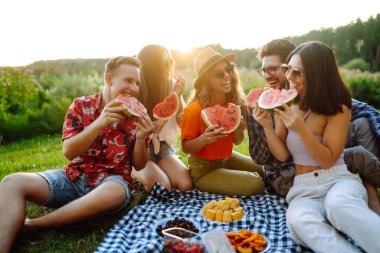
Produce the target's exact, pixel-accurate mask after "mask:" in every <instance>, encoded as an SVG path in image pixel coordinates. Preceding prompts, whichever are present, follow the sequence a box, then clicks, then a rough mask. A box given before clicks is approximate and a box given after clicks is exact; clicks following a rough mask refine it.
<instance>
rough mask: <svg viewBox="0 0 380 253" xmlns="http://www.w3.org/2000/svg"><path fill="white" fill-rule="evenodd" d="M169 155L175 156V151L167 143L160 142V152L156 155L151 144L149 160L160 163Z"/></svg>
mask: <svg viewBox="0 0 380 253" xmlns="http://www.w3.org/2000/svg"><path fill="white" fill-rule="evenodd" d="M167 155H175V150H174V148H173V147H172V146H171V145H169V144H167V143H166V141H160V151H159V152H158V153H157V154H155V153H154V148H153V143H152V142H150V143H149V160H151V161H152V162H154V163H158V162H159V161H161V160H162V158H164V156H167Z"/></svg>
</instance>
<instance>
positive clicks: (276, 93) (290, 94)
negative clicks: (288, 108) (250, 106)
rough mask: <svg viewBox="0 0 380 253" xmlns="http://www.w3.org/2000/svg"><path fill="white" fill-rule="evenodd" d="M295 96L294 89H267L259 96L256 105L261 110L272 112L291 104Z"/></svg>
mask: <svg viewBox="0 0 380 253" xmlns="http://www.w3.org/2000/svg"><path fill="white" fill-rule="evenodd" d="M297 95H298V94H297V91H296V90H295V89H290V90H286V89H282V90H277V89H268V90H265V91H264V92H263V93H262V94H261V95H260V97H259V100H258V105H259V107H260V108H262V109H266V110H272V109H274V108H276V107H281V106H282V105H283V104H288V105H289V104H291V103H292V102H293V100H294V99H295V98H296V97H297Z"/></svg>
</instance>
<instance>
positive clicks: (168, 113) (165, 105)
mask: <svg viewBox="0 0 380 253" xmlns="http://www.w3.org/2000/svg"><path fill="white" fill-rule="evenodd" d="M178 110H179V97H178V94H177V92H173V93H172V94H170V95H169V96H167V97H166V98H165V99H164V101H163V102H161V103H159V104H157V105H156V106H155V107H154V108H153V117H155V118H156V119H163V120H167V119H170V118H171V117H173V116H174V115H176V114H177V112H178Z"/></svg>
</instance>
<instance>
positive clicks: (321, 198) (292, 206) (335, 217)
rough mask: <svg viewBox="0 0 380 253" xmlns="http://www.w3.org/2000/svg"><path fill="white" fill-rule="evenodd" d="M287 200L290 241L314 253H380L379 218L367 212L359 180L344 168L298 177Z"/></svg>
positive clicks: (363, 191)
mask: <svg viewBox="0 0 380 253" xmlns="http://www.w3.org/2000/svg"><path fill="white" fill-rule="evenodd" d="M286 200H287V202H288V203H289V208H288V210H287V212H286V223H287V225H288V228H289V231H290V234H291V236H292V238H293V239H294V240H295V241H296V242H297V243H300V244H302V245H305V246H307V247H309V248H311V249H312V250H313V251H315V252H323V253H325V252H330V253H331V252H337V253H341V252H345V253H349V252H360V251H359V249H358V248H357V247H355V246H354V245H353V244H352V243H350V242H349V241H347V240H346V239H345V238H344V237H343V236H342V235H341V234H340V233H339V232H338V230H339V231H341V232H343V233H345V234H347V235H348V236H350V237H351V238H352V239H353V240H354V241H355V242H356V243H358V244H359V245H360V247H362V248H363V249H364V250H365V251H366V252H368V253H372V252H373V253H379V252H380V216H378V215H377V214H376V213H375V212H373V211H372V210H370V209H369V207H368V204H367V202H368V199H367V193H366V190H365V188H364V186H363V184H362V182H361V180H360V178H359V177H358V176H357V175H355V174H352V173H351V172H349V171H348V170H347V167H346V165H345V164H343V165H336V166H333V167H332V168H330V169H321V170H317V171H313V172H311V173H306V174H302V175H298V176H296V177H295V178H294V185H293V187H292V188H291V189H290V191H289V193H288V195H287V196H286Z"/></svg>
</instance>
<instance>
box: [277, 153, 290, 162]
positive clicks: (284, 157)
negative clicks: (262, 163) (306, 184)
mask: <svg viewBox="0 0 380 253" xmlns="http://www.w3.org/2000/svg"><path fill="white" fill-rule="evenodd" d="M275 158H276V159H277V160H279V161H280V162H285V161H287V160H288V158H289V153H287V154H279V155H277V156H275Z"/></svg>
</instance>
